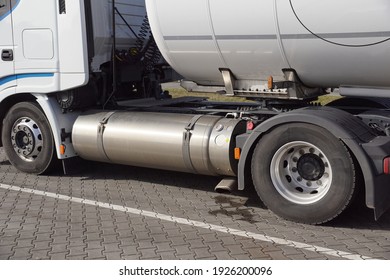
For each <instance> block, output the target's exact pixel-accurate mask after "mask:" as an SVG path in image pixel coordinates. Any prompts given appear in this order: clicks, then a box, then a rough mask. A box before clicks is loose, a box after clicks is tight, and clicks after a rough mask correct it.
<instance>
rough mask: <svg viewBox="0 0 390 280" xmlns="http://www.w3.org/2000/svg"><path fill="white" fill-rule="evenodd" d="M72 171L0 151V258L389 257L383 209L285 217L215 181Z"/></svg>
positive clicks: (104, 168) (120, 170)
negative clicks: (305, 221) (49, 171)
mask: <svg viewBox="0 0 390 280" xmlns="http://www.w3.org/2000/svg"><path fill="white" fill-rule="evenodd" d="M82 169H83V171H80V172H79V173H78V174H77V175H68V176H63V175H58V174H53V175H50V176H35V175H28V174H24V173H21V172H18V171H16V169H15V168H13V167H12V166H11V165H10V163H9V162H8V161H7V160H6V158H5V155H4V152H3V151H2V149H0V259H19V260H25V259H115V260H118V259H137V260H138V259H141V260H154V259H156V260H158V259H169V260H172V259H190V260H194V259H195V260H197V259H237V260H246V259H267V260H268V259H275V260H285V259H288V260H289V259H294V260H302V259H310V260H314V259H336V260H341V259H365V258H375V259H390V231H389V229H390V213H386V214H385V215H384V216H383V217H382V218H381V219H380V220H379V221H377V222H376V221H375V220H374V218H373V213H372V211H371V210H369V209H365V208H364V207H360V208H356V207H355V208H354V209H353V210H350V211H348V212H346V213H344V215H342V216H341V217H340V218H338V219H336V220H335V221H332V222H330V223H328V224H326V225H324V226H309V225H302V224H296V223H292V222H287V221H285V220H282V219H280V218H278V217H276V216H275V215H274V214H273V213H271V212H270V211H268V210H267V209H264V208H262V207H261V202H260V201H259V200H258V199H257V198H256V195H255V194H254V192H253V191H251V190H247V191H244V192H235V193H233V194H218V193H215V192H214V190H213V189H214V186H215V185H217V184H218V182H219V180H220V178H214V177H207V176H198V175H190V174H183V173H176V172H167V171H158V170H151V169H144V168H135V167H126V166H118V165H108V164H100V163H86V164H85V165H83V168H82Z"/></svg>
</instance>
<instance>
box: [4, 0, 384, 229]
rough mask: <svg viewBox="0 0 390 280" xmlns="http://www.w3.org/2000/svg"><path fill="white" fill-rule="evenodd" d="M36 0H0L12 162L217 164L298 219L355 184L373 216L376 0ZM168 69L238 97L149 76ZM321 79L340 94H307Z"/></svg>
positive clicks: (380, 82) (380, 73) (379, 115)
mask: <svg viewBox="0 0 390 280" xmlns="http://www.w3.org/2000/svg"><path fill="white" fill-rule="evenodd" d="M40 4H41V5H39V7H38V6H37V5H36V4H33V3H31V1H23V0H0V51H1V61H0V118H1V119H2V120H3V121H2V124H0V129H1V136H2V137H1V141H0V146H3V149H4V151H5V153H6V154H7V156H8V159H9V161H10V162H11V163H12V164H13V165H14V166H15V167H16V168H17V169H19V170H21V171H24V172H28V173H35V174H41V173H44V172H48V171H50V170H51V169H52V168H53V166H55V163H56V162H59V161H60V162H62V165H63V168H64V171H65V172H69V168H70V167H73V168H74V167H75V166H76V165H75V164H74V163H73V162H74V161H75V160H76V159H77V158H78V157H81V158H84V159H87V160H94V161H102V162H109V163H117V164H126V165H132V166H142V167H150V168H158V169H166V170H174V171H181V172H191V173H196V174H207V175H214V176H221V177H222V178H226V177H228V178H232V177H233V178H237V181H238V188H239V190H243V189H244V188H246V187H249V186H252V185H254V187H255V189H256V191H257V193H258V195H259V197H260V198H261V199H262V201H263V202H264V204H265V205H267V206H268V207H269V208H270V209H271V210H272V211H274V212H275V213H276V214H278V215H280V216H281V217H283V218H286V219H289V220H293V221H297V222H303V223H311V224H320V223H324V222H327V221H329V220H331V219H333V218H335V217H336V216H338V215H339V214H340V213H342V212H343V211H344V210H345V209H346V208H347V207H349V206H350V204H351V203H352V201H353V200H354V198H355V197H356V196H357V194H358V193H359V192H361V193H362V194H363V196H364V197H365V203H366V205H367V206H368V207H369V208H372V209H373V210H374V213H375V217H376V218H379V217H380V216H381V215H382V214H383V213H384V212H385V211H386V210H387V209H388V208H389V206H390V188H389V186H390V109H389V108H390V101H389V100H390V79H389V78H390V77H389V74H388V73H390V19H389V17H388V14H389V9H390V4H389V3H388V2H387V1H384V0H374V1H370V2H367V1H363V0H358V1H356V0H355V1H352V0H345V1H335V0H328V1H309V0H283V1H282V0H263V1H259V0H242V1H233V0H196V1H194V0H164V1H162V0H146V1H143V0H133V1H108V0H96V1H91V0H84V1H81V0H59V1H52V0H42V1H40ZM32 11H34V12H32ZM146 15H147V17H146ZM172 68H173V69H174V70H175V71H176V72H175V71H173V70H172ZM177 73H179V75H178V74H177ZM177 77H184V78H185V79H186V81H184V82H183V83H182V84H183V86H186V87H188V89H191V90H199V91H201V90H204V89H205V88H207V89H208V90H212V91H215V92H219V94H225V95H230V96H233V97H234V96H239V97H245V98H247V99H249V100H250V101H252V102H229V103H226V102H210V101H208V100H204V98H200V97H196V95H195V96H194V97H183V98H176V99H172V98H170V96H169V94H168V93H167V92H163V91H162V90H161V86H160V83H162V82H166V81H170V80H172V79H177ZM187 80H188V81H192V83H188V82H187ZM333 88H337V89H338V90H339V92H340V93H341V94H342V95H344V96H346V97H345V98H342V99H339V100H337V101H334V102H332V103H331V104H329V105H327V106H320V105H318V104H316V103H313V102H315V101H316V99H317V97H318V96H320V95H323V94H327V93H329V92H330V91H331V90H332V89H333ZM151 172H152V171H151Z"/></svg>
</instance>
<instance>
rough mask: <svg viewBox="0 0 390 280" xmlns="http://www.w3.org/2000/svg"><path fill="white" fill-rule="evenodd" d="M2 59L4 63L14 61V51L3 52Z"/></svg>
mask: <svg viewBox="0 0 390 280" xmlns="http://www.w3.org/2000/svg"><path fill="white" fill-rule="evenodd" d="M1 59H2V60H3V61H12V60H14V52H13V51H12V50H2V51H1Z"/></svg>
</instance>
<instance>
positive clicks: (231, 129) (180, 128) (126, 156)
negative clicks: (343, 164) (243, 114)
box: [72, 112, 246, 176]
mask: <svg viewBox="0 0 390 280" xmlns="http://www.w3.org/2000/svg"><path fill="white" fill-rule="evenodd" d="M245 129H246V125H245V122H243V121H240V120H237V119H229V118H223V117H218V116H207V115H196V116H193V115H185V114H167V113H150V112H145V113H144V112H98V113H93V112H91V113H87V114H86V115H83V116H80V117H78V119H77V120H76V122H75V124H74V126H73V131H72V141H73V146H74V148H75V150H76V152H77V153H78V155H79V156H80V157H82V158H84V159H88V160H94V161H103V162H111V163H120V164H126V165H132V166H141V167H149V168H157V169H166V170H174V171H182V172H190V173H198V174H206V175H228V176H234V175H235V173H236V170H237V160H235V159H234V147H235V136H236V135H238V134H241V133H243V132H245Z"/></svg>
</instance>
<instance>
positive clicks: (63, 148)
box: [60, 145, 66, 155]
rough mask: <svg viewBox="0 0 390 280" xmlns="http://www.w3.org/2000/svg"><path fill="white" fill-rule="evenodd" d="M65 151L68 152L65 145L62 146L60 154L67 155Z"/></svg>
mask: <svg viewBox="0 0 390 280" xmlns="http://www.w3.org/2000/svg"><path fill="white" fill-rule="evenodd" d="M65 150H66V147H65V145H60V154H61V155H65Z"/></svg>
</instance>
